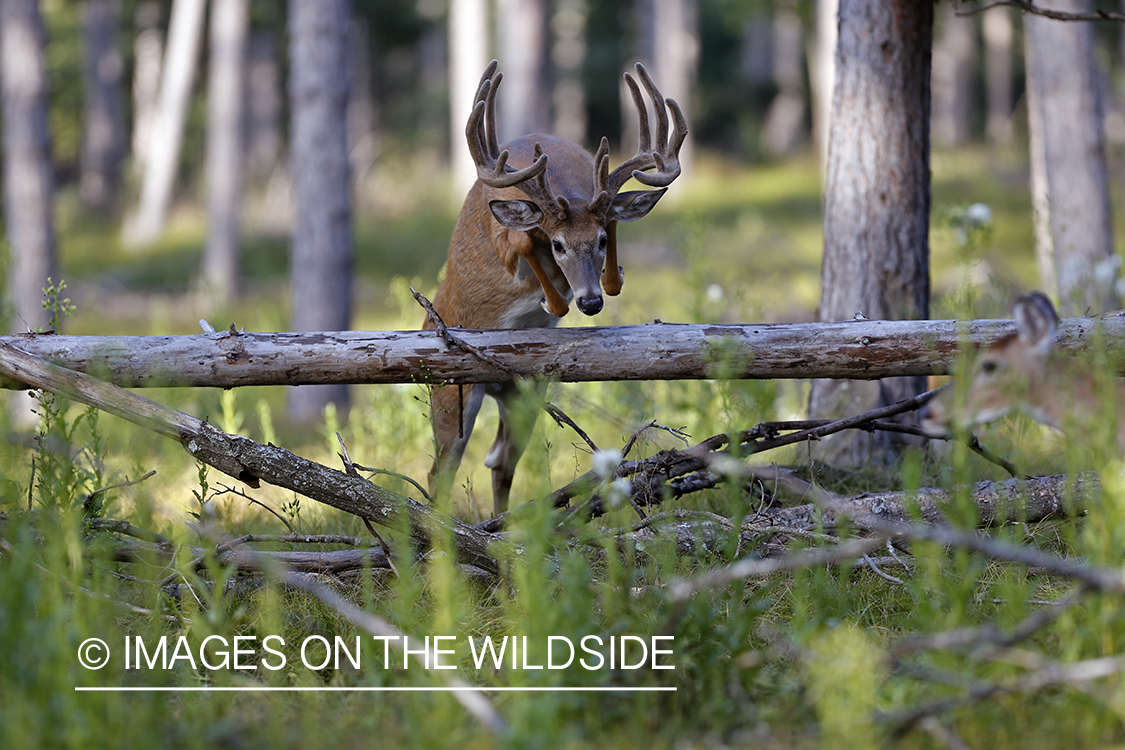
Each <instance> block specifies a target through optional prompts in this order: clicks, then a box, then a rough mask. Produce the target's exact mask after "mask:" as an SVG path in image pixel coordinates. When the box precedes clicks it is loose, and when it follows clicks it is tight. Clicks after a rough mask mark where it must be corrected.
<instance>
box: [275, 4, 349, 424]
mask: <svg viewBox="0 0 1125 750" xmlns="http://www.w3.org/2000/svg"><path fill="white" fill-rule="evenodd" d="M350 11H351V3H350V2H349V1H348V0H290V3H289V44H290V72H289V94H290V109H291V116H292V125H291V128H290V138H291V139H292V140H291V144H292V145H291V164H290V166H291V170H292V175H293V197H294V202H295V216H294V225H293V239H292V256H291V257H292V261H291V267H290V286H289V290H290V291H289V293H290V299H291V302H292V323H293V330H295V331H337V330H346V329H347V328H348V327H349V326H350V324H351V297H352V293H351V276H352V266H353V260H352V227H351V201H350V198H349V193H350V190H349V188H350V181H349V178H348V149H347V143H348V139H347V105H348V75H347V71H348V45H347V39H348V23H349V22H350V20H351V12H350ZM328 403H334V404H336V407H337V408H338V409H340V410H341V411H342V412H345V411H346V409H347V405H348V392H347V388H346V387H344V386H336V385H328V386H311V387H304V388H298V389H294V390H292V391H291V392H290V397H289V416H290V418H291V419H293V420H294V421H297V422H305V423H308V422H312V421H314V420H316V419H317V418H318V417H319V416H320V414H321V412H322V411H323V409H324V407H325V406H326V405H327V404H328Z"/></svg>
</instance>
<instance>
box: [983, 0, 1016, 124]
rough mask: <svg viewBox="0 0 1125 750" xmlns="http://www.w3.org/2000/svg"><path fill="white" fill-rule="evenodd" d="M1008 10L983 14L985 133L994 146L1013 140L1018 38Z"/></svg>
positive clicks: (992, 10)
mask: <svg viewBox="0 0 1125 750" xmlns="http://www.w3.org/2000/svg"><path fill="white" fill-rule="evenodd" d="M1013 26H1014V24H1013V23H1012V14H1011V12H1010V11H1009V9H1008V8H993V9H991V10H990V11H988V12H987V13H985V14H984V18H983V20H982V21H981V30H982V33H983V36H984V93H985V100H986V102H987V104H986V109H987V112H988V120H987V123H986V125H985V132H986V133H987V135H988V139H989V140H990V141H992V142H993V143H1008V142H1009V141H1010V140H1012V106H1013V105H1012V77H1013V74H1012V41H1013V38H1014V37H1015V31H1014V29H1013Z"/></svg>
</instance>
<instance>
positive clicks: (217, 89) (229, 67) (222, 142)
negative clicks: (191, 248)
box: [201, 0, 250, 304]
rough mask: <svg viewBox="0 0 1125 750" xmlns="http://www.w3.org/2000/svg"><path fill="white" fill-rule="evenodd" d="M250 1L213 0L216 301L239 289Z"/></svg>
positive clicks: (211, 194) (212, 293)
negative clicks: (245, 75) (244, 111)
mask: <svg viewBox="0 0 1125 750" xmlns="http://www.w3.org/2000/svg"><path fill="white" fill-rule="evenodd" d="M249 11H250V3H249V0H212V3H211V57H210V67H209V74H210V75H209V80H208V83H207V92H208V95H207V187H208V195H207V219H208V232H207V247H206V249H205V250H204V254H203V267H202V274H201V276H202V278H201V282H202V286H203V290H204V292H205V294H207V295H208V297H210V299H211V300H212V301H213V302H215V303H220V302H227V303H228V304H229V303H230V302H232V301H233V298H234V295H235V294H236V293H237V291H238V274H239V259H240V256H241V249H242V248H241V239H242V237H241V235H242V174H243V167H244V164H245V159H244V158H243V154H244V151H245V149H244V147H243V133H244V129H243V101H244V99H245V90H246V86H245V79H244V72H245V70H246V65H245V61H246V32H247V29H248V27H249V25H250V24H249V21H250V12H249Z"/></svg>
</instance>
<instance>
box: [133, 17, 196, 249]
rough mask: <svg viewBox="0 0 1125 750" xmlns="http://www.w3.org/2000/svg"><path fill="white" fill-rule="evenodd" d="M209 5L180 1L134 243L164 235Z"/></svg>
mask: <svg viewBox="0 0 1125 750" xmlns="http://www.w3.org/2000/svg"><path fill="white" fill-rule="evenodd" d="M205 9H206V2H205V0H175V2H173V4H172V16H171V18H170V19H169V21H168V48H167V52H166V58H165V60H164V63H163V65H162V74H161V79H160V99H159V103H158V105H157V110H156V113H155V115H154V122H153V127H152V131H151V136H152V140H151V141H150V142H149V144H148V146H147V148H146V154H145V172H144V178H143V180H142V184H141V198H140V203H139V205H138V206H137V211H136V214H135V215H134V216H132V217H130V219H129V220H128V221H127V222H126V232H125V236H126V239H127V240H128V241H129V243H130V244H133V245H142V244H144V243H146V242H151V241H153V240H154V239H156V238H157V237H159V236H160V234H161V233H162V232H163V231H164V224H165V222H166V221H167V220H168V211H169V209H170V208H171V205H172V192H173V189H174V188H175V184H176V172H177V169H178V167H179V164H180V147H181V146H182V145H183V139H184V129H185V127H186V126H187V115H188V104H189V103H190V101H191V89H192V84H193V83H194V81H195V69H196V57H197V55H198V51H199V39H200V37H201V36H202V34H203V13H204V10H205Z"/></svg>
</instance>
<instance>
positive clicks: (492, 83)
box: [465, 60, 547, 188]
mask: <svg viewBox="0 0 1125 750" xmlns="http://www.w3.org/2000/svg"><path fill="white" fill-rule="evenodd" d="M497 65H498V63H497V62H496V61H495V60H493V61H492V62H491V63H489V64H488V67H487V68H485V70H484V75H483V76H481V79H480V84H479V85H478V87H477V96H476V103H475V104H474V105H473V111H472V112H470V113H469V120H468V122H467V123H466V124H465V140H466V141H467V142H468V144H469V154H470V155H471V156H472V157H473V163H474V164H476V167H477V178H478V179H479V180H480V181H481V182H483V183H484V184H485V185H488V186H490V187H496V188H506V187H512V186H513V185H517V184H519V183H521V182H524V181H526V180H529V179H531V178H532V177H535V176H536V175H540V174H543V172H544V170H546V169H547V155H546V154H543V153H537V154H536V156H537V158H536V160H535V162H534V163H532V164H531V165H530V166H528V167H524V168H523V169H520V170H512V171H508V169H509V168H508V152H507V151H501V150H500V146H499V144H498V143H497V138H496V90H497V89H498V88H499V87H500V81H501V80H502V79H503V74H502V73H497V72H496V68H497Z"/></svg>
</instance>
